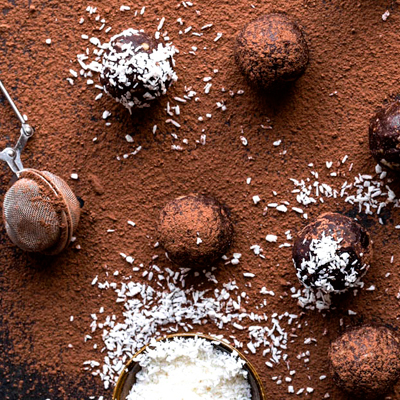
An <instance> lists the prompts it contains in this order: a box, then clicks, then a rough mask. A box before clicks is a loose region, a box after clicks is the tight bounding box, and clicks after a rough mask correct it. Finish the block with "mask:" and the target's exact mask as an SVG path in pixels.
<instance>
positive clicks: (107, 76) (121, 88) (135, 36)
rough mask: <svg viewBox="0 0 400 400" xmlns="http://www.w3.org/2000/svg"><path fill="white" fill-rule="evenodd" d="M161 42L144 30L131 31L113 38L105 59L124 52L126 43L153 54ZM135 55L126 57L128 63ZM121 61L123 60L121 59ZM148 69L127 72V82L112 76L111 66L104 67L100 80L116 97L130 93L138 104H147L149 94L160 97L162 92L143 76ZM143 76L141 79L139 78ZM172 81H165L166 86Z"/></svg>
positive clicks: (134, 69) (136, 49)
mask: <svg viewBox="0 0 400 400" xmlns="http://www.w3.org/2000/svg"><path fill="white" fill-rule="evenodd" d="M160 43H161V42H160V41H158V40H156V39H154V38H152V37H151V36H149V35H147V34H146V33H144V32H140V31H137V33H130V34H129V35H121V36H119V37H117V39H115V40H113V41H112V42H111V43H110V48H108V49H107V50H106V51H105V54H104V56H103V57H104V59H106V60H107V59H108V58H109V57H110V55H112V54H113V53H114V52H115V53H120V54H121V53H122V52H123V51H122V47H123V46H124V45H126V44H130V45H131V47H132V48H133V49H135V53H136V54H137V53H147V54H151V53H152V52H153V51H154V50H156V49H157V48H158V45H159V44H160ZM132 57H134V55H130V56H128V57H126V64H129V60H130V59H132ZM119 62H121V61H119ZM169 64H170V66H171V68H172V67H173V61H172V58H170V59H169ZM147 72H148V71H146V70H145V69H141V70H139V69H136V68H133V70H132V71H131V72H129V73H127V74H126V77H127V82H120V81H119V80H118V79H116V78H113V77H112V73H113V71H111V70H110V69H109V68H107V67H104V68H103V70H102V72H101V74H100V82H101V84H102V85H103V87H104V89H105V91H106V92H107V93H108V94H109V95H111V96H112V97H114V98H115V99H117V100H118V99H121V98H122V97H124V96H127V95H128V98H129V99H131V98H135V99H137V100H136V101H135V103H136V104H137V105H138V106H141V105H146V104H148V103H149V100H151V99H149V98H148V95H150V96H151V97H153V98H157V97H159V96H160V95H161V94H162V93H161V92H160V88H159V87H156V88H155V89H154V90H152V89H151V88H150V87H149V86H151V85H146V84H145V82H144V80H143V77H144V76H145V75H146V74H147ZM139 78H141V79H139ZM171 83H172V79H171V80H168V81H166V82H165V86H166V88H168V87H169V86H170V85H171ZM128 92H130V93H128ZM145 95H146V96H145Z"/></svg>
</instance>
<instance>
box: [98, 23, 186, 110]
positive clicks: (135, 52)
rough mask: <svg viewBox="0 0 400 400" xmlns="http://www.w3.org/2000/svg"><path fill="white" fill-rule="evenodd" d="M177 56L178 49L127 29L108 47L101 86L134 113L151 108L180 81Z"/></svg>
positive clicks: (104, 56)
mask: <svg viewBox="0 0 400 400" xmlns="http://www.w3.org/2000/svg"><path fill="white" fill-rule="evenodd" d="M174 54H175V49H174V47H172V46H170V45H168V44H166V45H164V44H162V43H161V42H159V41H158V40H156V39H153V38H152V37H150V36H149V35H147V34H146V33H144V32H143V31H137V30H135V29H127V30H125V31H124V32H122V33H120V34H118V35H115V36H114V37H112V38H111V40H110V42H109V43H108V44H107V45H106V50H105V52H104V54H103V61H102V67H101V73H100V82H101V84H102V85H103V87H104V90H105V92H106V93H108V94H109V95H110V96H112V97H114V98H115V99H116V100H117V101H118V102H120V103H121V104H123V105H124V106H125V107H126V108H128V110H129V111H130V112H131V110H132V108H134V107H138V108H143V107H148V106H149V105H150V102H151V101H152V100H154V99H156V98H158V97H160V96H161V95H163V94H165V93H166V92H167V89H168V87H169V86H170V85H171V83H172V82H174V81H176V80H177V79H178V78H177V76H176V73H175V72H174V59H173V56H174Z"/></svg>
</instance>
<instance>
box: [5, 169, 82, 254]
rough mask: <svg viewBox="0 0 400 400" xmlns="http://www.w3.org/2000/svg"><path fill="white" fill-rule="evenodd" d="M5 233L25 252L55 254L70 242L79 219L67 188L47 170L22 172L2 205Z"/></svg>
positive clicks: (76, 208) (75, 202)
mask: <svg viewBox="0 0 400 400" xmlns="http://www.w3.org/2000/svg"><path fill="white" fill-rule="evenodd" d="M3 214H4V221H5V226H6V230H7V233H8V235H9V237H10V239H11V240H12V242H13V243H14V244H16V245H17V246H18V247H20V248H21V249H23V250H25V251H32V252H40V253H47V254H57V253H59V252H60V251H62V250H63V249H64V248H65V247H66V246H67V245H68V243H69V242H70V240H71V237H72V232H73V229H74V228H75V227H76V226H77V224H78V221H79V216H80V209H79V202H78V200H77V199H76V197H75V195H74V194H73V193H72V191H71V189H70V188H69V186H68V185H67V184H66V183H65V182H64V181H63V180H62V179H61V178H59V177H57V176H56V175H53V174H51V173H49V172H47V171H43V172H41V171H35V170H24V171H22V173H21V175H20V179H19V180H18V181H17V182H16V183H14V185H13V186H12V187H11V188H10V189H9V190H8V192H7V193H6V195H5V198H4V205H3Z"/></svg>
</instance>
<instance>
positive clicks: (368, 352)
mask: <svg viewBox="0 0 400 400" xmlns="http://www.w3.org/2000/svg"><path fill="white" fill-rule="evenodd" d="M329 359H330V363H331V370H332V374H333V377H334V380H335V381H336V383H337V384H338V385H339V386H340V387H341V388H342V389H344V390H346V391H347V392H349V393H351V394H352V395H353V397H356V398H364V399H377V398H382V397H381V396H382V395H384V394H385V393H386V392H387V391H388V390H390V388H391V387H392V386H393V385H394V384H395V383H396V381H397V380H398V379H399V376H400V343H399V337H398V335H397V334H396V333H395V332H394V331H393V330H392V329H389V328H387V327H385V326H369V325H365V326H362V327H359V328H356V329H352V330H349V331H347V332H345V333H344V334H343V335H342V336H340V337H339V338H338V339H336V341H334V342H333V343H332V344H331V347H330V350H329Z"/></svg>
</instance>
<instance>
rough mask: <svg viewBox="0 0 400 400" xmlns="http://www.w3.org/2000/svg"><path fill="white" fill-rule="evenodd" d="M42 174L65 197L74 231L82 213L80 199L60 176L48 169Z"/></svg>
mask: <svg viewBox="0 0 400 400" xmlns="http://www.w3.org/2000/svg"><path fill="white" fill-rule="evenodd" d="M42 175H44V176H45V177H46V178H47V179H48V180H49V181H50V183H52V184H53V187H54V188H55V189H56V190H58V191H59V193H61V195H62V196H63V197H64V200H65V203H66V205H67V207H68V210H69V212H70V215H71V219H72V231H74V230H75V229H76V227H77V226H78V223H79V218H80V215H81V206H80V204H79V201H78V199H77V198H76V196H75V195H74V193H73V191H72V190H71V188H70V187H69V186H68V184H67V183H66V182H65V181H64V180H63V179H61V178H60V177H59V176H57V175H54V174H52V173H51V172H48V171H42Z"/></svg>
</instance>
